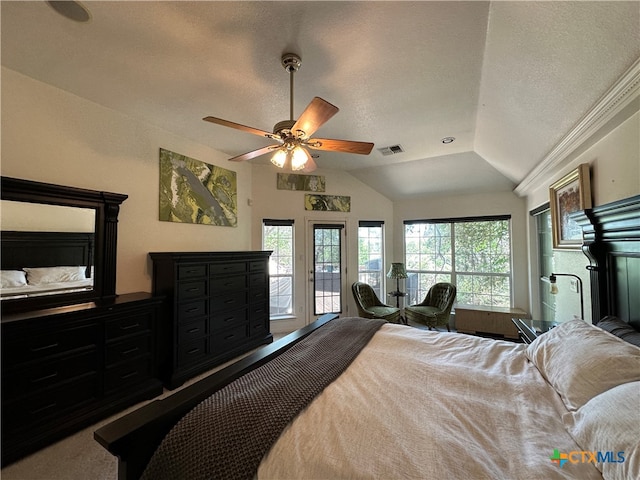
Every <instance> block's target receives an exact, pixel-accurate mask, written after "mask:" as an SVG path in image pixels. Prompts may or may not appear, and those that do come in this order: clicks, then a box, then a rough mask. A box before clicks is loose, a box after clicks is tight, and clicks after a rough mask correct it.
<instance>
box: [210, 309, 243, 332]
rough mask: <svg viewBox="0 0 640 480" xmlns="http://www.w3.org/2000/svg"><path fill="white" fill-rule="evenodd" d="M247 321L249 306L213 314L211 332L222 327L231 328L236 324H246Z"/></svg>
mask: <svg viewBox="0 0 640 480" xmlns="http://www.w3.org/2000/svg"><path fill="white" fill-rule="evenodd" d="M246 321H247V308H246V307H243V308H236V309H235V310H229V311H226V312H222V313H219V314H216V315H212V316H211V319H210V327H211V328H210V330H209V331H210V332H213V331H214V330H218V329H221V328H229V327H233V326H236V325H240V324H244V323H246Z"/></svg>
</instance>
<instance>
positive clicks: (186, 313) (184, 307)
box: [178, 299, 207, 322]
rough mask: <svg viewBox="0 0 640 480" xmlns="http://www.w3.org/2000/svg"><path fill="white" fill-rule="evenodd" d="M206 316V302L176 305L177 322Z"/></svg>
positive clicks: (199, 301)
mask: <svg viewBox="0 0 640 480" xmlns="http://www.w3.org/2000/svg"><path fill="white" fill-rule="evenodd" d="M206 314H207V300H205V299H203V300H198V301H195V302H187V303H180V304H178V321H179V322H180V321H183V320H184V319H186V318H193V317H200V316H202V315H206Z"/></svg>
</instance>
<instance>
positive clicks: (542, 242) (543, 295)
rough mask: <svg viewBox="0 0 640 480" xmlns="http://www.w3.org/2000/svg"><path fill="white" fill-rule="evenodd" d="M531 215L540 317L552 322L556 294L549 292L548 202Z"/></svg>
mask: <svg viewBox="0 0 640 480" xmlns="http://www.w3.org/2000/svg"><path fill="white" fill-rule="evenodd" d="M531 215H533V217H534V218H535V219H536V230H537V234H538V255H539V257H538V262H539V263H538V267H539V269H540V278H539V280H538V288H539V294H540V319H541V320H544V321H547V322H552V321H554V320H555V318H556V299H555V297H556V296H555V295H552V294H551V290H550V288H549V275H551V272H553V237H552V231H551V210H550V207H549V204H548V203H547V204H545V205H543V206H542V207H540V208H539V209H536V210H534V211H532V212H531Z"/></svg>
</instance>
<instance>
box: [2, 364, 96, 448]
mask: <svg viewBox="0 0 640 480" xmlns="http://www.w3.org/2000/svg"><path fill="white" fill-rule="evenodd" d="M99 392H100V382H99V377H98V375H97V374H95V373H94V374H90V375H87V376H86V377H83V378H80V379H78V380H76V381H73V382H68V383H64V384H63V385H61V386H59V387H56V388H52V389H49V390H46V391H44V392H38V393H36V394H33V395H30V396H28V397H27V398H21V399H20V400H19V401H15V402H3V403H2V405H3V407H2V422H3V427H2V428H3V435H4V437H5V440H4V441H7V440H6V439H7V438H8V436H7V433H10V432H12V431H15V432H19V431H24V429H26V428H30V427H31V426H32V425H34V424H37V423H42V422H46V421H48V420H51V419H57V418H59V417H61V416H63V415H65V414H68V413H70V412H72V411H73V410H75V409H78V408H81V407H82V406H83V405H86V404H88V403H89V402H92V401H95V400H96V399H97V398H98V395H99Z"/></svg>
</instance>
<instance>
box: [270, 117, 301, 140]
mask: <svg viewBox="0 0 640 480" xmlns="http://www.w3.org/2000/svg"><path fill="white" fill-rule="evenodd" d="M295 124H296V121H295V120H283V121H281V122H278V123H276V124H275V125H274V126H273V133H278V134H282V133H285V135H282V136H283V137H286V136H288V135H286V134H287V133H290V132H291V129H292V128H293V126H294V125H295ZM285 130H286V132H285Z"/></svg>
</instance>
